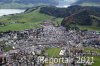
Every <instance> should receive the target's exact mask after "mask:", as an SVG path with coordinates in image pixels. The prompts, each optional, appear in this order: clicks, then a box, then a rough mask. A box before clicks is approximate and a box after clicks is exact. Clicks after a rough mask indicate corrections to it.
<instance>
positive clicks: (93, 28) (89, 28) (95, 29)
mask: <svg viewBox="0 0 100 66" xmlns="http://www.w3.org/2000/svg"><path fill="white" fill-rule="evenodd" d="M78 27H79V28H80V29H81V30H84V29H87V30H93V31H100V27H95V26H78Z"/></svg>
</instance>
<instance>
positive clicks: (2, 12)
mask: <svg viewBox="0 0 100 66" xmlns="http://www.w3.org/2000/svg"><path fill="white" fill-rule="evenodd" d="M25 10H26V9H0V17H1V16H4V15H10V14H18V13H23V12H24V11H25Z"/></svg>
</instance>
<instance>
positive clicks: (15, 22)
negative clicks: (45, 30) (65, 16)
mask: <svg viewBox="0 0 100 66" xmlns="http://www.w3.org/2000/svg"><path fill="white" fill-rule="evenodd" d="M52 18H54V17H53V16H49V15H46V14H42V13H39V8H38V9H37V10H34V11H32V12H29V13H21V14H16V15H9V16H3V17H1V18H0V32H1V31H2V32H5V31H9V30H12V31H14V30H16V31H19V30H24V29H31V28H36V27H39V25H40V23H41V22H43V21H44V20H51V19H52ZM56 20H57V21H58V22H61V18H56Z"/></svg>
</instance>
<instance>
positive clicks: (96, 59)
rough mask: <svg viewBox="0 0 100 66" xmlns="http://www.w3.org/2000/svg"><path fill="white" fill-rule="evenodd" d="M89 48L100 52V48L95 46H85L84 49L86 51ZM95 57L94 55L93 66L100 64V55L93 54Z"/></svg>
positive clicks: (99, 65)
mask: <svg viewBox="0 0 100 66" xmlns="http://www.w3.org/2000/svg"><path fill="white" fill-rule="evenodd" d="M88 50H90V51H95V52H98V53H100V49H95V48H85V49H84V51H88ZM93 57H94V61H95V63H93V65H92V66H100V56H93Z"/></svg>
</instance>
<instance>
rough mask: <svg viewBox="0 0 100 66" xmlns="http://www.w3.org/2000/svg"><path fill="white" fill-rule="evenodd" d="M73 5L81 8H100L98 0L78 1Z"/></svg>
mask: <svg viewBox="0 0 100 66" xmlns="http://www.w3.org/2000/svg"><path fill="white" fill-rule="evenodd" d="M74 4H76V5H78V4H79V5H82V6H100V0H78V1H76V2H75V3H74Z"/></svg>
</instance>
